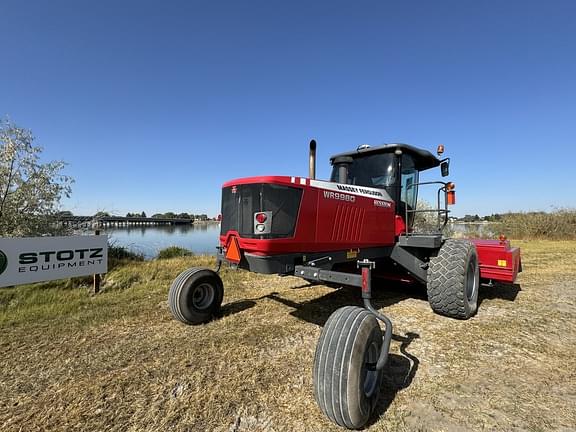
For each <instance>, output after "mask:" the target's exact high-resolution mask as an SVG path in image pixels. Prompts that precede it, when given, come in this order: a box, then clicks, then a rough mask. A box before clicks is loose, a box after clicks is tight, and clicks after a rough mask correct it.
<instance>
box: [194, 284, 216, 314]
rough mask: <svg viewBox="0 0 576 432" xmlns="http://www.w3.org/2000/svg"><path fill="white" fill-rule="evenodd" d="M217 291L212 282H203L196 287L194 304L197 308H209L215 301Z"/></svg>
mask: <svg viewBox="0 0 576 432" xmlns="http://www.w3.org/2000/svg"><path fill="white" fill-rule="evenodd" d="M214 297H215V291H214V287H213V286H212V285H210V284H207V283H203V284H200V285H198V286H197V287H196V288H194V292H193V293H192V304H193V305H194V307H195V308H196V309H208V308H209V307H210V306H211V305H212V303H213V302H214Z"/></svg>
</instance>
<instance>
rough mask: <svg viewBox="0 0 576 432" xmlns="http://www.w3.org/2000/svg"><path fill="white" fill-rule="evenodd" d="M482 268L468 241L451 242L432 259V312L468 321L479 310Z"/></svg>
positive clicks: (444, 245)
mask: <svg viewBox="0 0 576 432" xmlns="http://www.w3.org/2000/svg"><path fill="white" fill-rule="evenodd" d="M479 287H480V269H479V266H478V253H477V252H476V246H474V244H473V243H472V242H470V241H468V240H456V239H448V240H446V241H445V242H444V244H443V245H442V247H441V248H440V250H439V251H438V255H437V256H436V257H433V258H430V267H429V268H428V284H427V291H428V302H429V303H430V306H431V307H432V310H433V311H434V312H436V313H439V314H441V315H446V316H449V317H451V318H458V319H468V318H470V317H471V316H473V315H474V314H475V313H476V311H477V309H478V288H479Z"/></svg>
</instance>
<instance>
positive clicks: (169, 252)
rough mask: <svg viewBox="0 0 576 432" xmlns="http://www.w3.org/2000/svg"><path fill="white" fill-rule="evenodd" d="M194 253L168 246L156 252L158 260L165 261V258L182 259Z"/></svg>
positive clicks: (178, 247)
mask: <svg viewBox="0 0 576 432" xmlns="http://www.w3.org/2000/svg"><path fill="white" fill-rule="evenodd" d="M193 255H194V253H193V252H192V251H191V250H188V249H186V248H183V247H180V246H170V247H167V248H165V249H162V250H161V251H160V252H158V257H157V258H158V259H167V258H176V257H184V256H193Z"/></svg>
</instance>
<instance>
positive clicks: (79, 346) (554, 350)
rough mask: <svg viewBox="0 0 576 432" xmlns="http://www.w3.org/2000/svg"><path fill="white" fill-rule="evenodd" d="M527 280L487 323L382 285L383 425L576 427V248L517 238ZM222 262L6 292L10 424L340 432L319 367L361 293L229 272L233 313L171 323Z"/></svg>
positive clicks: (3, 370) (4, 370) (120, 272)
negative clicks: (439, 311) (322, 404)
mask: <svg viewBox="0 0 576 432" xmlns="http://www.w3.org/2000/svg"><path fill="white" fill-rule="evenodd" d="M516 243H517V244H520V246H521V247H522V249H523V264H524V270H525V271H524V273H522V275H521V276H520V278H519V281H518V282H519V286H516V287H506V286H496V287H493V288H483V289H482V290H481V294H480V297H481V305H480V310H479V313H478V314H477V316H475V317H474V318H473V319H471V320H469V321H456V320H451V319H448V318H444V317H440V316H438V315H435V314H433V313H432V312H431V311H430V309H429V307H428V304H427V301H426V299H425V292H424V291H423V290H422V289H419V288H408V289H402V288H399V287H386V286H383V285H382V284H377V286H376V287H377V288H381V289H379V290H378V293H377V296H376V304H377V306H378V307H380V308H381V310H383V311H384V312H385V313H387V314H388V315H389V316H390V317H391V319H392V321H393V322H394V324H395V329H394V334H395V337H394V340H393V342H392V356H391V360H390V363H389V365H388V366H387V368H386V370H385V380H384V386H383V389H382V396H381V399H380V403H379V406H378V408H377V415H376V416H375V417H374V419H373V420H372V421H371V423H370V425H369V426H368V430H371V431H372V430H374V431H397V430H408V431H417V430H431V431H459V430H484V429H488V430H502V431H509V430H560V429H564V430H567V429H568V428H575V427H576V414H575V413H576V409H575V407H576V387H575V383H576V377H575V372H574V371H575V370H576V360H575V354H576V353H575V350H574V346H576V331H575V322H576V300H575V298H576V260H575V258H576V253H575V251H576V242H574V241H572V242H546V241H534V242H525V241H524V242H516ZM197 264H210V260H209V259H208V258H177V259H172V260H165V261H160V262H156V261H155V262H146V263H133V264H127V265H125V266H122V267H119V268H116V269H114V270H113V271H112V272H111V273H110V274H109V275H108V276H107V278H106V282H105V285H104V291H103V292H102V293H101V294H99V295H97V296H90V295H89V294H88V293H87V292H86V290H83V289H81V288H80V289H79V288H74V289H73V288H67V287H65V286H63V285H62V284H59V283H47V284H39V285H34V286H27V287H19V288H12V289H8V290H1V291H0V430H2V431H45V430H58V431H60V430H89V431H96V430H98V431H104V430H111V431H141V430H142V431H158V430H167V431H330V430H341V429H339V428H337V427H335V426H333V425H332V424H331V423H329V422H328V421H327V420H326V419H325V418H324V417H323V416H322V414H321V413H320V411H319V410H318V408H317V407H316V403H315V401H314V397H313V393H312V382H311V367H312V360H313V355H314V349H315V345H316V340H317V338H318V336H319V334H320V331H321V326H322V325H323V323H324V321H325V320H326V319H327V317H328V316H329V314H330V313H331V312H332V311H334V310H335V309H337V308H338V307H340V306H342V305H345V304H359V303H360V301H359V296H358V295H357V293H355V292H354V290H349V289H343V290H333V289H330V288H327V287H324V286H310V285H308V284H306V283H305V282H303V281H302V280H299V279H296V278H280V277H275V276H258V275H253V274H249V273H246V272H232V271H229V270H226V271H224V272H223V279H224V283H225V286H226V294H225V299H224V308H223V315H224V316H223V317H222V318H221V319H219V320H216V321H213V322H211V323H209V324H206V325H203V326H197V327H189V326H185V325H183V324H180V323H179V322H177V321H175V320H173V319H172V318H171V317H170V314H169V311H168V308H167V304H166V295H167V292H168V288H169V285H170V283H171V281H172V279H173V278H174V277H175V276H176V275H177V274H178V273H179V272H180V271H182V270H184V269H185V268H187V267H190V266H192V265H197Z"/></svg>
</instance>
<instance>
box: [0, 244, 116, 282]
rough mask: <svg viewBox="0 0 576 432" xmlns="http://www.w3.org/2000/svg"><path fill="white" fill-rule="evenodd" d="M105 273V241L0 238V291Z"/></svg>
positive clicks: (106, 253)
mask: <svg viewBox="0 0 576 432" xmlns="http://www.w3.org/2000/svg"><path fill="white" fill-rule="evenodd" d="M107 271H108V237H107V236H105V235H94V236H71V237H26V238H0V287H6V286H12V285H23V284H29V283H34V282H43V281H50V280H56V279H66V278H71V277H78V276H88V275H95V279H94V284H95V285H94V289H95V291H96V275H98V290H99V289H100V279H99V275H100V274H102V273H106V272H107Z"/></svg>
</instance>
